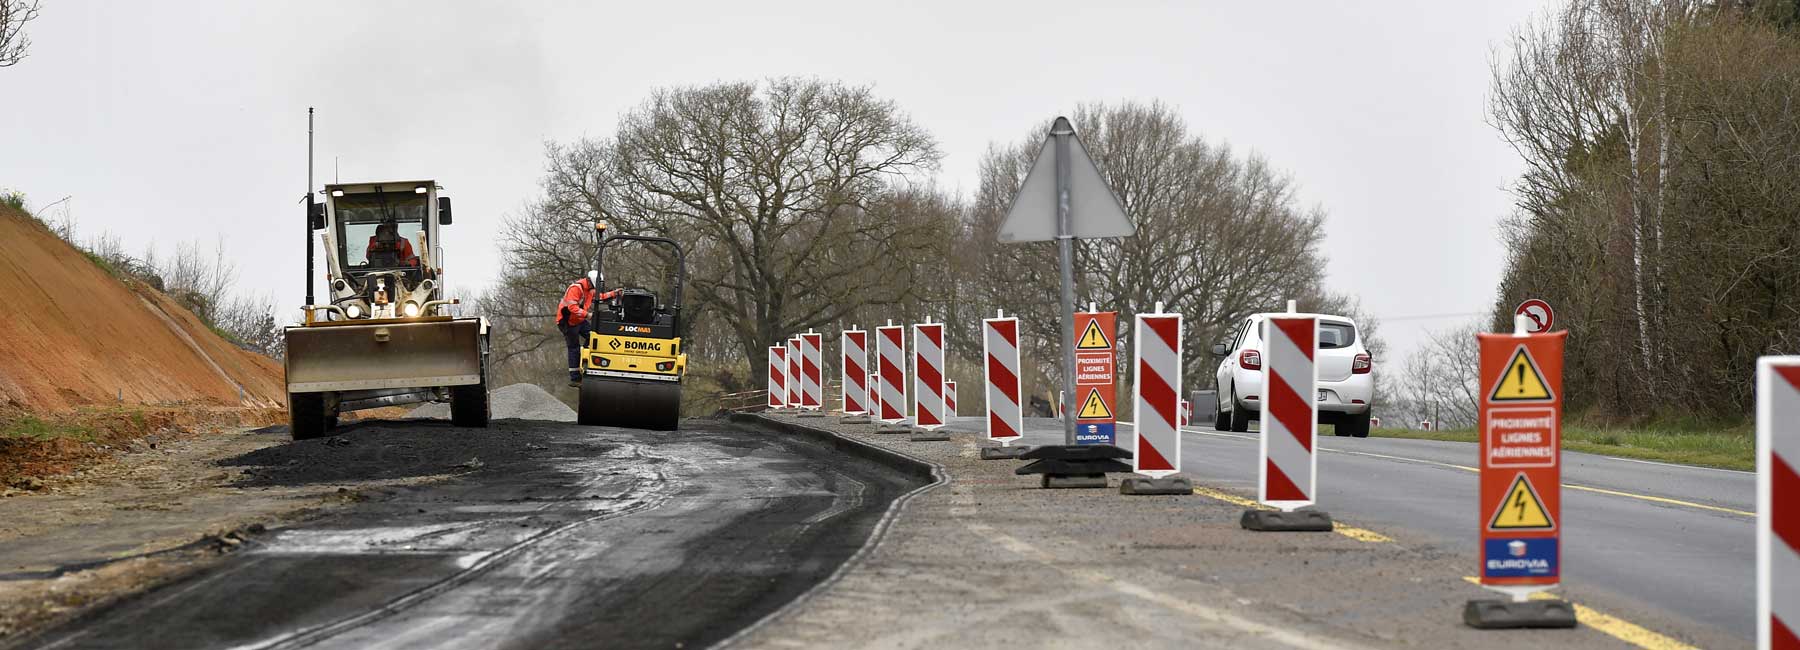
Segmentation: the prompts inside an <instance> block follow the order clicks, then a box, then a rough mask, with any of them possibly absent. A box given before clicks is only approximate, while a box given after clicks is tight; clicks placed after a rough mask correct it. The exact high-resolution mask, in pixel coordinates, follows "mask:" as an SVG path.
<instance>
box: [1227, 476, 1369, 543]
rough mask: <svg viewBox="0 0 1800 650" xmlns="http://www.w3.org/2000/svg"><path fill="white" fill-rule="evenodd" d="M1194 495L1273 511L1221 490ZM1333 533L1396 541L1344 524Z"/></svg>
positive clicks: (1336, 524) (1365, 539)
mask: <svg viewBox="0 0 1800 650" xmlns="http://www.w3.org/2000/svg"><path fill="white" fill-rule="evenodd" d="M1194 494H1198V495H1200V496H1203V497H1207V498H1211V499H1217V500H1219V501H1224V502H1226V503H1229V504H1232V505H1236V506H1243V507H1245V508H1256V509H1258V510H1273V508H1270V507H1268V506H1265V505H1263V504H1261V503H1257V502H1256V501H1255V500H1252V499H1246V498H1244V497H1240V496H1238V495H1235V494H1231V493H1228V492H1221V491H1219V490H1214V489H1212V488H1205V487H1197V488H1194ZM1331 531H1332V532H1334V533H1337V534H1339V535H1343V536H1345V537H1348V538H1350V539H1354V540H1356V541H1359V542H1369V543H1371V544H1379V543H1382V542H1392V541H1394V538H1392V537H1388V536H1387V535H1383V534H1381V533H1377V532H1375V531H1372V530H1369V529H1367V528H1357V527H1355V526H1347V525H1345V524H1344V523H1343V522H1332V526H1331Z"/></svg>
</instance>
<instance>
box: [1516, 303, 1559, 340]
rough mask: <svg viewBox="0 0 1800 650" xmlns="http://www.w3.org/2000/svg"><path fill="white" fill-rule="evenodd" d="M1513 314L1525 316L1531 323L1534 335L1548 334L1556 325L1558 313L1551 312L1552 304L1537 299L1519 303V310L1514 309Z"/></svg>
mask: <svg viewBox="0 0 1800 650" xmlns="http://www.w3.org/2000/svg"><path fill="white" fill-rule="evenodd" d="M1513 313H1515V314H1520V315H1523V316H1524V317H1525V318H1526V320H1529V321H1531V330H1530V331H1531V333H1532V334H1542V333H1544V332H1548V331H1550V326H1551V325H1553V324H1555V323H1556V313H1555V312H1552V311H1550V303H1547V302H1544V301H1542V300H1538V299H1537V298H1532V299H1530V300H1526V301H1525V302H1522V303H1519V308H1518V309H1514V310H1513Z"/></svg>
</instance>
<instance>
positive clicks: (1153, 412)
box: [1131, 313, 1181, 478]
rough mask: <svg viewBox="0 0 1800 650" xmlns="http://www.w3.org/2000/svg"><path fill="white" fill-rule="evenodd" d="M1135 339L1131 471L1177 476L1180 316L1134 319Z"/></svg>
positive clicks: (1149, 475)
mask: <svg viewBox="0 0 1800 650" xmlns="http://www.w3.org/2000/svg"><path fill="white" fill-rule="evenodd" d="M1133 340H1135V341H1137V345H1135V346H1133V347H1134V348H1135V350H1136V351H1135V352H1134V353H1133V356H1135V357H1136V363H1134V364H1132V367H1133V368H1135V369H1136V372H1135V373H1134V375H1135V377H1134V381H1132V391H1131V393H1132V396H1133V398H1134V400H1135V401H1134V402H1133V403H1132V404H1133V407H1134V408H1135V409H1136V413H1137V426H1136V427H1133V428H1134V430H1135V431H1136V435H1135V436H1133V437H1135V438H1136V439H1137V443H1136V446H1135V447H1133V448H1132V455H1131V463H1132V464H1131V471H1133V472H1137V473H1139V474H1143V475H1145V476H1148V477H1150V478H1162V477H1164V476H1168V475H1170V474H1174V473H1176V472H1179V471H1181V398H1180V395H1181V314H1160V313H1159V314H1138V315H1137V332H1136V335H1135V336H1134V338H1133Z"/></svg>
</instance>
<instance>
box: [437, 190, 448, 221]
mask: <svg viewBox="0 0 1800 650" xmlns="http://www.w3.org/2000/svg"><path fill="white" fill-rule="evenodd" d="M438 225H440V226H448V225H450V197H448V196H440V197H438Z"/></svg>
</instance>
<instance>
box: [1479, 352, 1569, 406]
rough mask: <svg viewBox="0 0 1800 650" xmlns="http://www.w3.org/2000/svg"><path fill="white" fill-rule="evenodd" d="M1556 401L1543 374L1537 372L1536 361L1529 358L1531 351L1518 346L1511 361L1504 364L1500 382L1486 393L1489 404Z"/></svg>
mask: <svg viewBox="0 0 1800 650" xmlns="http://www.w3.org/2000/svg"><path fill="white" fill-rule="evenodd" d="M1554 399H1556V395H1554V394H1552V393H1551V392H1550V383H1549V382H1546V381H1544V373H1541V372H1538V367H1537V361H1535V360H1533V359H1532V358H1531V350H1530V349H1528V348H1526V347H1525V346H1523V345H1521V346H1519V350H1518V351H1517V352H1514V353H1513V357H1512V361H1508V362H1507V363H1506V374H1503V375H1500V381H1498V382H1495V383H1494V390H1493V392H1491V393H1488V401H1490V402H1545V401H1550V400H1554Z"/></svg>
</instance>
